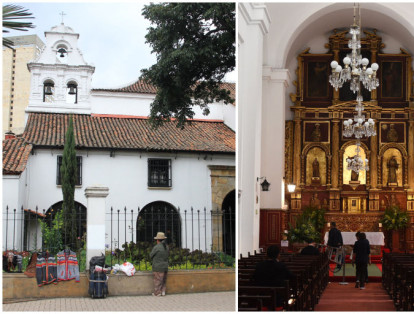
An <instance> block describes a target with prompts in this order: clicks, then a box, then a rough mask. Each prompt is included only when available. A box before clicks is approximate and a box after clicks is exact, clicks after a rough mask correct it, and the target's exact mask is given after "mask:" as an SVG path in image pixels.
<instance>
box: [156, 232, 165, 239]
mask: <svg viewBox="0 0 414 314" xmlns="http://www.w3.org/2000/svg"><path fill="white" fill-rule="evenodd" d="M154 239H155V240H164V239H167V237H166V236H165V234H164V232H158V233H157V236H156V237H155V238H154Z"/></svg>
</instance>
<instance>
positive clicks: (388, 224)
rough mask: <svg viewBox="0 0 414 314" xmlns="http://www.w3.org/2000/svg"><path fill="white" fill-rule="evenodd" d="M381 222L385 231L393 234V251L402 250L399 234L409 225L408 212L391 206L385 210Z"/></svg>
mask: <svg viewBox="0 0 414 314" xmlns="http://www.w3.org/2000/svg"><path fill="white" fill-rule="evenodd" d="M380 222H381V223H382V227H383V228H384V230H387V231H390V232H391V234H392V244H391V248H392V251H393V252H396V251H398V250H399V248H400V237H399V232H400V230H402V229H404V228H405V227H406V226H407V224H408V214H407V212H405V211H402V210H401V209H400V208H399V207H398V206H396V205H393V206H389V207H387V208H386V209H385V212H384V216H383V217H382V219H381V220H380Z"/></svg>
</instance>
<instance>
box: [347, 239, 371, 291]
mask: <svg viewBox="0 0 414 314" xmlns="http://www.w3.org/2000/svg"><path fill="white" fill-rule="evenodd" d="M356 237H357V239H358V241H356V242H355V244H354V250H353V252H354V254H353V258H352V265H354V262H355V263H356V283H355V288H360V289H361V290H363V289H365V282H366V281H367V279H368V263H369V264H371V256H370V254H371V250H370V247H369V241H368V240H367V236H366V235H365V233H363V232H362V233H360V232H358V233H357V234H356Z"/></svg>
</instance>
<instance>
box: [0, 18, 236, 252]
mask: <svg viewBox="0 0 414 314" xmlns="http://www.w3.org/2000/svg"><path fill="white" fill-rule="evenodd" d="M45 36H46V44H45V47H44V48H43V50H42V52H41V53H40V56H39V57H38V58H37V59H36V60H34V61H32V62H30V63H29V64H28V68H29V70H30V72H31V93H30V99H29V103H28V106H27V108H26V119H27V121H26V127H25V131H24V133H23V134H21V135H17V136H15V137H9V138H8V139H6V140H4V141H3V230H6V229H7V239H6V237H5V236H3V250H5V249H6V248H7V249H11V248H15V249H16V250H21V249H28V250H32V249H37V248H38V247H39V245H40V244H39V243H41V238H40V232H39V228H38V226H36V227H35V225H34V223H33V222H32V223H31V226H29V227H30V228H28V227H27V226H26V228H25V227H24V225H23V224H24V221H25V219H24V218H23V217H26V218H27V215H32V219H33V217H34V216H35V215H36V214H35V212H36V208H37V211H38V215H37V216H38V217H39V218H40V219H42V217H43V216H42V214H43V213H45V214H46V217H48V216H47V215H48V214H50V213H51V211H52V209H53V210H57V209H59V208H60V207H61V202H62V200H63V197H62V190H61V178H60V172H59V169H60V165H61V158H62V157H61V156H62V153H63V145H64V138H65V132H66V129H67V126H68V121H69V117H72V119H73V125H74V133H75V141H76V153H77V161H78V182H77V185H76V189H75V202H76V204H77V210H78V211H79V213H81V214H82V215H86V212H87V210H88V209H87V203H88V200H87V196H86V195H85V190H86V189H87V188H88V187H91V186H101V187H106V188H108V189H109V194H108V196H107V197H106V199H105V208H102V209H101V212H100V213H99V214H100V215H103V216H105V225H106V226H105V244H106V245H107V247H111V246H116V245H118V247H120V244H122V243H124V242H130V241H134V242H136V241H143V240H144V239H143V237H145V240H148V241H151V239H150V238H149V237H150V235H149V233H153V232H155V233H156V232H157V231H163V232H165V233H167V236H168V234H169V235H170V237H171V238H174V240H173V241H174V242H175V243H176V244H177V245H179V246H181V247H188V248H190V249H191V248H193V249H201V250H203V251H212V250H214V251H223V250H224V251H227V252H228V253H231V254H233V255H234V253H235V237H234V236H231V238H232V241H233V242H232V243H226V244H224V242H225V240H224V238H225V237H226V235H225V233H226V232H227V233H228V232H233V233H234V226H228V225H225V224H226V222H225V221H224V220H223V219H216V218H214V215H215V213H220V214H222V212H223V210H225V211H226V210H227V211H229V214H230V215H232V217H233V218H232V220H233V221H234V219H235V218H234V216H235V208H234V207H235V206H234V205H235V106H234V105H232V104H230V105H224V104H222V103H215V104H211V114H210V115H209V116H207V117H205V116H203V115H202V114H201V111H200V112H197V111H196V116H195V118H194V119H193V121H191V124H189V125H186V127H185V128H184V129H183V130H181V129H179V128H177V127H176V126H175V123H174V121H172V122H166V123H165V124H164V125H163V126H161V127H160V128H158V129H153V128H152V127H151V126H150V124H149V123H148V118H147V116H148V114H149V111H150V104H151V102H152V100H153V99H154V98H155V93H156V90H155V88H154V87H153V86H151V85H148V84H145V83H143V82H142V81H140V80H138V81H136V82H133V83H131V84H126V86H124V87H120V88H114V89H93V88H92V85H91V82H92V75H93V73H94V70H95V68H94V66H92V65H90V64H88V63H87V62H86V61H85V60H84V59H83V56H82V53H81V50H80V49H79V48H78V46H77V40H78V38H79V34H77V33H75V32H74V31H73V29H72V28H70V27H68V26H65V25H64V24H63V23H62V24H61V25H58V26H55V27H53V28H52V29H51V30H50V31H47V32H45ZM225 87H226V88H228V89H229V90H230V92H232V93H233V95H234V84H227V83H226V84H225ZM223 206H224V207H225V208H224V207H223ZM111 209H112V210H113V216H114V219H115V220H114V219H112V220H111ZM125 211H126V212H125ZM118 212H120V215H121V223H119V222H118V221H117V220H116V219H117V218H116V216H117V215H118ZM24 213H26V214H24ZM154 213H156V215H159V214H160V213H161V214H165V215H164V216H162V223H160V221H157V217H154ZM144 214H145V215H146V216H145V217H147V218H148V217H151V218H150V219H149V218H148V219H146V221H147V222H148V221H149V220H150V221H151V226H150V227H148V228H150V229H148V228H146V231H144V232H141V234H139V232H138V230H137V229H138V226H139V223H138V221H139V219H140V218H139V217H140V216H141V218H142V217H143V216H142V215H144ZM156 215H155V216H156ZM197 215H198V217H197ZM200 215H201V218H202V219H201V220H200ZM16 217H17V218H16ZM170 217H171V220H174V222H171V225H167V221H169V219H170ZM197 218H199V219H198V220H197ZM35 220H36V218H34V220H33V221H35ZM117 223H118V224H117ZM192 223H193V224H192ZM168 224H169V222H168ZM22 228H23V229H22ZM154 228H162V229H163V230H154ZM171 228H172V229H173V230H171ZM144 229H145V228H144ZM164 229H165V230H164ZM167 229H168V230H167ZM16 230H18V232H16ZM22 230H23V231H22ZM82 230H84V229H82ZM149 230H151V231H149ZM225 230H227V231H225ZM230 230H232V231H230ZM36 235H37V236H38V241H37V246H38V247H32V246H33V245H34V242H35V241H33V238H34V237H35V236H36ZM79 236H82V234H79ZM153 236H155V234H154V235H152V237H153ZM29 238H31V239H32V240H31V241H32V242H29V240H28V239H29ZM29 243H31V244H29ZM225 245H226V247H227V248H225V247H224V246H225ZM22 246H23V247H22ZM230 246H231V248H230Z"/></svg>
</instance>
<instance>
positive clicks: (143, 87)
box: [92, 80, 236, 99]
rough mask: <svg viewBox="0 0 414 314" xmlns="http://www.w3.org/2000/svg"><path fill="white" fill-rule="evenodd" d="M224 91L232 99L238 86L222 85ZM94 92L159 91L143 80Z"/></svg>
mask: <svg viewBox="0 0 414 314" xmlns="http://www.w3.org/2000/svg"><path fill="white" fill-rule="evenodd" d="M221 85H222V86H223V88H224V89H227V90H229V91H230V96H231V98H233V99H235V97H236V84H235V83H222V84H221ZM92 90H93V91H108V92H118V93H139V94H156V93H157V89H156V88H155V86H154V85H151V84H147V83H145V82H144V81H142V80H138V81H136V82H134V83H132V84H130V85H128V86H125V87H120V88H94V89H92Z"/></svg>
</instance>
